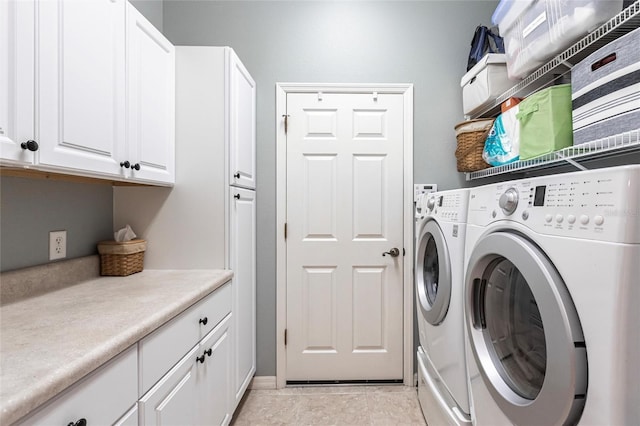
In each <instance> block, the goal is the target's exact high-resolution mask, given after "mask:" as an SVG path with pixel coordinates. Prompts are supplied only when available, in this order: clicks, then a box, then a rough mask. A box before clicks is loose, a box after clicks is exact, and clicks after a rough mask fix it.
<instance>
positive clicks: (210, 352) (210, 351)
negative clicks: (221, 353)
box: [202, 348, 213, 356]
mask: <svg viewBox="0 0 640 426" xmlns="http://www.w3.org/2000/svg"><path fill="white" fill-rule="evenodd" d="M212 353H213V351H212V350H211V348H209V349H207V350H206V351H204V354H207V356H211V354H212ZM204 354H202V355H204Z"/></svg>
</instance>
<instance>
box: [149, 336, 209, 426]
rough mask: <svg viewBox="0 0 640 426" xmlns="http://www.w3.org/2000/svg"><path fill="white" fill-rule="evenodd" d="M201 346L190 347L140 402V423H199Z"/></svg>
mask: <svg viewBox="0 0 640 426" xmlns="http://www.w3.org/2000/svg"><path fill="white" fill-rule="evenodd" d="M200 351H201V348H200V345H196V346H194V347H193V349H191V350H190V351H189V352H188V353H187V354H186V355H185V356H184V357H183V358H182V359H181V360H180V361H179V362H178V363H177V364H176V365H175V367H173V368H172V369H171V370H169V372H168V373H167V374H165V375H164V376H163V377H162V379H160V381H158V383H157V384H156V385H155V386H154V387H153V388H151V390H150V391H149V392H147V393H146V394H145V395H144V396H143V397H142V398H141V399H140V401H139V403H138V404H139V405H138V410H139V411H140V424H141V425H158V426H159V425H196V424H200V423H198V422H197V417H196V414H197V413H196V410H195V409H194V408H195V406H196V405H197V403H196V398H197V395H198V389H197V383H196V382H197V368H198V365H196V364H200V363H199V362H198V361H197V360H196V357H197V356H199V355H200V353H199V352H200Z"/></svg>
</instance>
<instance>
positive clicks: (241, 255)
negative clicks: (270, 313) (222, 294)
mask: <svg viewBox="0 0 640 426" xmlns="http://www.w3.org/2000/svg"><path fill="white" fill-rule="evenodd" d="M229 191H230V192H229V196H230V197H231V200H230V203H229V205H230V206H231V210H230V225H231V231H230V241H229V254H230V259H229V260H230V268H231V269H232V270H233V285H232V289H233V310H232V312H233V316H234V340H235V351H234V353H235V365H234V374H233V380H234V381H233V383H234V385H233V398H234V403H235V404H237V403H238V402H240V399H242V395H244V392H245V390H246V389H247V386H248V385H249V382H250V381H251V379H252V378H253V375H254V373H255V371H256V193H255V191H250V190H247V189H240V188H234V187H231V188H230V189H229ZM235 404H234V406H235Z"/></svg>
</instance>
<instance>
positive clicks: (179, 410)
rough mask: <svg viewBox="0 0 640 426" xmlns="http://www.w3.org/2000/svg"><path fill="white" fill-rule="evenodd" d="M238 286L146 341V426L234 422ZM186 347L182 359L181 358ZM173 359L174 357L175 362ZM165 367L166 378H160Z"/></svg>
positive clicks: (142, 361)
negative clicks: (234, 291) (233, 308)
mask: <svg viewBox="0 0 640 426" xmlns="http://www.w3.org/2000/svg"><path fill="white" fill-rule="evenodd" d="M232 285H233V284H232V282H228V283H226V284H225V285H223V286H222V287H220V288H219V289H217V290H216V291H214V292H213V293H212V294H210V295H209V296H207V297H205V298H204V299H203V300H202V301H200V302H198V303H197V304H196V305H194V306H192V307H191V308H189V309H187V310H186V311H185V312H183V313H182V314H180V315H179V316H178V317H176V318H174V319H173V320H171V321H170V322H169V323H167V324H165V325H164V326H162V327H161V328H159V329H158V330H156V331H155V332H153V333H152V334H151V335H149V336H147V337H145V338H144V339H143V340H141V341H140V343H139V351H140V356H139V360H140V362H139V365H140V389H141V392H142V393H144V395H143V396H142V397H141V398H140V401H139V407H138V410H139V413H140V415H139V420H140V424H141V425H184V426H188V425H221V424H229V422H230V421H231V414H232V409H233V406H232V401H233V399H232V398H233V396H234V388H233V385H232V375H231V374H232V365H233V364H232V362H233V345H232V337H231V335H232V332H231V329H232V324H233V322H232V319H233V318H232V315H233V314H232V311H231V306H232V300H231V293H232ZM185 336H186V338H187V339H191V342H190V343H189V342H187V341H185ZM185 345H188V347H187V348H186V349H182V352H181V355H182V356H181V357H180V356H176V355H175V353H176V351H177V350H178V351H179V350H180V348H185ZM185 351H186V354H185ZM168 354H173V355H171V356H173V359H171V358H170V356H168ZM176 361H177V363H176ZM162 366H164V368H165V370H164V372H165V373H164V374H160V368H162ZM167 369H168V371H167ZM149 388H150V389H149ZM147 389H149V390H148V391H147Z"/></svg>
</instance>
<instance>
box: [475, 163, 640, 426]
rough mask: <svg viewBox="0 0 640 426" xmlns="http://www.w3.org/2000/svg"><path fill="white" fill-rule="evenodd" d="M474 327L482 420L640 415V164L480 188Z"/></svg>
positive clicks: (633, 420) (587, 421)
mask: <svg viewBox="0 0 640 426" xmlns="http://www.w3.org/2000/svg"><path fill="white" fill-rule="evenodd" d="M466 241H467V247H466V254H465V258H466V265H467V269H466V277H465V295H464V298H465V314H466V315H465V325H466V328H467V332H468V333H467V337H468V346H467V347H468V350H469V353H468V354H467V361H468V366H469V381H470V387H469V390H470V395H471V397H472V416H473V418H474V422H475V423H476V424H478V425H491V426H496V425H511V424H515V425H534V424H535V425H560V424H564V425H573V424H580V425H630V424H638V421H639V419H640V368H639V367H638V362H639V360H640V332H639V331H638V326H639V325H640V314H639V312H640V307H639V306H638V305H639V304H640V165H634V166H624V167H616V168H609V169H599V170H592V171H585V172H576V173H568V174H563V175H555V176H545V177H537V178H531V179H523V180H518V181H511V182H506V183H501V184H493V185H487V186H484V187H479V188H474V189H472V190H471V193H470V197H469V216H468V225H467V239H466Z"/></svg>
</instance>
